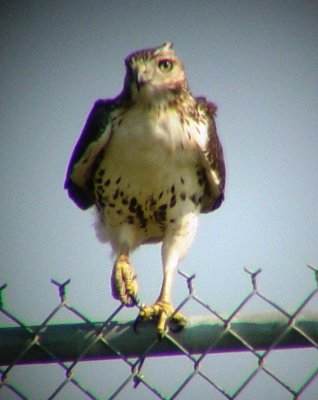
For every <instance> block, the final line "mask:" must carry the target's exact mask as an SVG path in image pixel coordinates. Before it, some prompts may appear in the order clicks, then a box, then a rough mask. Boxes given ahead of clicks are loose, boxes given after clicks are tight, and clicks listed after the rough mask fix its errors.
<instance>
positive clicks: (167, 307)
mask: <svg viewBox="0 0 318 400" xmlns="http://www.w3.org/2000/svg"><path fill="white" fill-rule="evenodd" d="M197 219H198V217H197V214H196V213H189V214H187V215H185V216H184V217H183V218H182V219H181V220H180V222H179V223H178V224H176V225H175V226H174V227H172V228H171V229H170V230H169V231H168V232H167V233H166V235H165V238H164V240H163V244H162V264H163V282H162V287H161V291H160V294H159V297H158V299H157V301H156V303H155V304H154V305H152V306H144V307H142V308H141V309H140V312H139V320H142V321H145V320H150V319H156V320H157V321H158V322H157V330H158V333H159V335H162V334H163V333H164V331H165V329H166V325H167V321H168V320H169V318H171V319H172V320H173V322H174V323H176V324H177V327H178V328H180V329H182V328H183V327H184V326H185V324H186V319H185V318H184V317H183V316H182V315H181V314H180V313H179V312H177V313H175V311H174V308H173V306H172V283H173V278H174V274H175V271H176V269H177V266H178V263H179V261H180V260H181V259H182V258H183V257H184V256H185V254H186V252H187V250H188V248H189V246H190V245H191V243H192V240H193V238H194V235H195V231H196V227H197Z"/></svg>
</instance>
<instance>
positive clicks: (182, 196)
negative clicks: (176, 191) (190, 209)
mask: <svg viewBox="0 0 318 400" xmlns="http://www.w3.org/2000/svg"><path fill="white" fill-rule="evenodd" d="M180 199H181V200H183V201H185V199H186V194H185V192H181V193H180Z"/></svg>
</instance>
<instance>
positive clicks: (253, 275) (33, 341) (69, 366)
mask: <svg viewBox="0 0 318 400" xmlns="http://www.w3.org/2000/svg"><path fill="white" fill-rule="evenodd" d="M308 267H309V268H310V269H311V270H312V271H313V273H314V278H315V284H316V286H317V285H318V270H317V269H315V268H314V267H313V266H311V265H309V266H308ZM245 271H246V273H247V274H248V275H249V276H250V279H251V284H252V290H251V291H250V293H248V294H247V295H246V296H245V298H244V299H243V300H242V301H241V302H240V304H239V305H238V306H237V307H236V308H235V309H234V310H233V311H232V313H231V314H230V315H229V316H228V317H227V318H224V317H222V316H221V315H220V314H219V313H218V312H217V311H216V310H214V309H213V308H211V307H210V306H209V305H208V304H207V303H205V302H204V301H203V300H201V299H200V297H199V296H198V295H197V293H196V291H195V289H194V279H195V275H191V276H189V275H187V274H186V273H184V272H181V271H179V273H180V274H181V275H182V277H183V278H184V279H185V282H186V284H187V288H188V295H187V296H186V298H185V299H184V300H183V301H182V302H181V303H180V305H179V306H178V307H177V308H176V311H180V310H182V309H183V308H184V306H185V305H186V304H187V303H190V302H195V303H197V305H199V306H200V307H202V308H204V309H205V310H206V311H207V312H208V313H209V314H210V315H211V316H213V317H214V318H216V319H217V320H218V321H219V323H220V324H221V325H222V329H221V330H220V332H219V334H218V336H217V337H216V338H215V339H214V341H213V342H211V343H210V346H209V347H208V348H207V349H205V351H204V352H202V353H201V354H199V355H195V354H191V351H190V349H187V348H185V347H184V346H183V345H182V344H181V343H180V342H179V341H178V334H177V333H174V332H173V331H166V332H165V333H164V335H163V337H162V338H158V337H156V338H155V339H154V340H153V341H152V343H151V344H150V345H149V346H148V348H147V349H146V350H145V351H144V352H143V354H140V355H139V356H138V357H137V358H129V357H127V356H125V355H124V354H122V353H121V352H120V351H119V349H117V348H116V347H114V346H113V345H112V344H111V343H110V341H109V340H108V339H107V328H108V327H109V325H110V324H111V323H112V322H113V321H114V319H115V318H116V317H117V316H118V314H119V313H120V311H121V309H122V308H123V306H122V305H121V306H119V307H118V308H117V309H115V310H114V312H113V313H112V314H111V315H110V316H109V317H108V318H107V319H106V320H105V321H104V322H103V323H102V324H100V325H98V328H97V327H96V324H94V322H92V321H90V320H89V319H88V318H87V317H86V316H84V315H83V314H82V313H81V312H80V311H79V310H77V309H75V308H73V307H72V306H71V305H69V303H68V300H67V296H66V290H67V286H68V285H69V283H70V280H67V281H66V282H63V283H59V282H57V281H54V280H52V284H53V285H55V286H56V287H57V289H58V293H59V298H60V302H59V304H58V305H57V306H56V307H55V308H54V309H53V310H52V311H51V312H50V313H49V315H48V316H47V318H45V320H44V321H43V322H42V323H41V324H40V325H39V326H37V327H36V329H34V328H30V327H28V326H27V325H25V324H24V323H23V322H22V321H20V320H19V319H18V318H16V317H15V316H14V315H13V314H12V313H10V311H8V310H7V309H6V307H5V306H4V304H3V293H4V291H5V288H6V285H3V286H1V287H0V313H2V314H3V315H4V316H5V317H6V318H7V319H8V320H10V321H11V322H12V323H13V325H14V326H18V327H20V328H21V329H22V330H23V331H24V332H26V333H27V336H28V339H27V340H26V341H25V343H24V346H23V349H22V350H21V352H20V353H19V355H18V356H17V357H15V359H13V360H12V361H11V362H10V364H9V365H8V366H6V367H2V368H0V374H1V381H0V398H2V397H1V392H2V391H3V390H4V389H5V390H6V391H7V393H10V396H13V397H12V398H16V399H29V397H27V395H25V394H24V391H23V388H20V387H18V386H17V385H16V384H15V382H14V376H13V374H12V372H13V371H14V369H15V367H16V366H17V365H19V362H20V361H21V359H22V358H23V356H24V355H25V354H26V353H27V352H28V351H29V350H30V349H31V348H32V347H38V348H39V349H41V351H42V352H44V353H45V354H46V356H47V358H48V359H49V360H50V361H51V362H54V363H55V364H57V365H58V366H59V367H60V368H61V369H62V370H63V371H64V376H65V378H64V379H63V380H62V381H61V382H60V383H59V384H58V385H57V386H56V388H55V390H54V391H53V392H52V393H48V394H47V397H46V398H47V399H57V398H63V397H60V396H61V394H63V390H64V389H65V387H67V386H68V387H69V386H74V387H76V388H77V389H78V390H79V392H80V393H81V394H82V396H83V398H87V399H94V400H95V399H96V400H97V399H99V398H100V397H97V396H96V395H95V394H94V393H93V392H94V390H93V389H91V388H87V387H85V385H83V384H82V383H81V382H80V379H79V378H78V377H76V367H77V366H78V365H79V363H81V361H83V360H84V359H85V355H86V354H87V353H88V351H89V350H90V349H91V348H92V347H93V346H94V345H95V344H96V343H97V342H98V343H99V344H102V345H103V346H106V347H107V348H108V349H110V350H111V351H112V353H113V354H114V356H116V358H117V359H119V360H122V362H123V363H124V364H125V365H126V366H127V367H128V368H129V374H128V375H127V376H126V377H124V378H123V380H122V381H121V383H120V384H119V385H118V387H116V389H115V390H114V391H113V392H112V393H111V394H107V396H108V397H107V398H108V399H115V398H123V397H122V395H123V393H124V392H127V389H128V390H138V388H139V387H140V385H142V386H143V387H144V389H145V390H147V392H148V394H149V395H151V398H159V399H170V400H172V399H176V398H178V397H179V396H180V395H181V394H182V393H183V392H184V391H185V390H186V388H187V387H188V386H189V384H191V383H192V382H193V381H194V380H195V379H196V378H197V377H200V378H202V379H203V380H204V381H205V382H206V383H207V384H208V385H210V388H211V396H212V395H213V393H214V394H216V393H217V394H218V395H219V396H221V397H218V398H224V399H237V398H239V397H240V395H241V393H243V392H244V390H245V389H246V388H247V387H248V385H250V384H251V383H252V382H253V380H255V378H256V377H257V376H259V375H260V373H261V372H262V373H264V374H266V375H267V376H268V377H269V378H270V379H272V380H273V381H274V382H276V383H277V384H278V385H279V386H280V387H281V388H282V389H283V390H284V391H285V392H286V393H287V394H289V395H290V397H289V398H292V399H299V398H301V395H302V394H303V392H304V391H305V389H306V388H307V387H308V386H309V385H310V384H311V383H312V382H313V381H315V380H316V379H318V358H317V363H316V366H315V367H314V368H313V369H312V371H310V373H309V374H308V376H307V377H306V379H304V381H303V382H302V384H301V385H300V386H299V387H298V388H295V387H291V386H290V385H289V384H288V383H286V382H285V381H284V380H283V379H282V378H280V377H279V376H278V374H277V373H275V372H274V371H273V370H272V369H271V368H270V367H269V366H268V365H267V363H266V359H267V357H268V355H269V354H270V353H271V352H273V351H274V350H275V349H277V348H278V346H279V344H280V342H281V341H282V339H284V338H285V337H286V336H287V335H288V334H289V333H290V331H291V330H293V331H296V332H297V333H298V334H299V335H301V336H302V337H303V338H304V339H305V340H306V341H307V342H308V343H310V345H311V346H312V351H316V354H318V353H317V350H318V343H317V341H316V340H315V339H314V338H312V337H311V336H310V335H309V334H308V333H307V332H305V330H304V329H303V328H301V327H300V326H299V323H298V319H299V317H300V316H301V314H302V312H303V310H304V308H305V307H306V306H307V305H308V304H309V302H310V301H311V300H312V299H313V298H316V296H317V293H318V288H317V287H315V289H313V290H312V291H311V292H310V293H308V295H307V296H306V297H305V298H304V299H303V301H302V302H301V304H300V305H299V306H298V307H297V308H296V310H295V311H294V312H293V313H288V312H286V311H285V310H284V309H283V308H281V307H280V306H279V305H278V304H275V303H274V302H273V301H271V300H270V299H269V298H267V297H266V296H264V295H263V294H262V293H261V292H260V290H259V288H258V285H257V279H258V275H259V274H260V272H261V270H257V271H255V272H251V271H249V270H247V269H246V270H245ZM253 298H258V299H259V300H260V301H262V302H264V304H267V305H268V306H270V307H271V308H272V309H274V310H275V311H276V312H278V313H279V314H281V315H282V316H283V317H284V318H285V319H286V322H287V323H286V324H285V325H284V327H283V328H282V329H281V331H280V332H279V333H278V334H277V335H276V337H274V338H273V340H272V342H271V344H270V346H268V347H267V348H266V350H259V349H257V348H255V347H254V346H253V343H249V341H248V340H247V339H246V338H245V337H244V334H242V333H240V332H239V329H238V328H237V325H236V324H235V323H234V321H235V318H236V317H237V316H238V313H239V312H240V311H241V310H242V309H243V308H244V307H245V306H246V305H247V304H249V303H250V301H251V300H252V299H253ZM137 307H138V305H137ZM62 309H64V310H67V311H68V312H69V313H71V314H73V315H75V316H77V317H78V318H79V319H80V320H81V321H83V322H85V323H86V324H88V325H89V326H90V327H91V334H90V337H88V338H87V345H86V346H85V348H84V349H83V350H82V352H80V354H79V355H78V356H77V357H76V358H74V359H73V360H72V361H71V362H70V363H69V362H63V361H62V360H60V359H59V358H58V357H57V356H56V355H54V354H53V353H52V352H51V351H50V350H49V349H48V348H47V347H46V346H45V345H44V344H43V343H42V341H41V339H42V335H43V333H44V332H45V331H46V329H47V327H48V326H49V324H50V321H51V320H52V318H53V317H54V316H56V315H57V314H58V313H59V312H60V311H61V310H62ZM136 334H138V333H136ZM226 335H230V336H232V337H233V338H235V339H236V340H237V341H238V342H240V343H241V344H242V345H243V346H244V349H246V351H247V352H249V353H250V354H251V355H253V357H255V360H256V366H255V367H254V369H253V370H252V371H250V372H249V373H248V374H247V375H246V376H245V377H244V379H242V381H241V382H240V384H239V385H238V387H237V388H235V389H234V390H232V391H229V390H228V389H227V388H226V387H223V386H222V385H220V384H219V383H218V382H217V380H215V379H212V378H211V377H210V376H209V375H208V374H207V373H206V372H205V371H204V368H202V365H203V364H204V361H205V360H206V359H207V358H208V357H209V356H210V353H211V352H213V350H214V349H215V350H216V348H217V346H218V344H220V342H221V341H222V339H223V338H224V337H225V336H226ZM161 340H167V341H169V342H170V343H171V344H172V345H173V346H175V347H176V348H177V349H178V350H179V351H180V352H181V354H183V356H184V358H185V359H186V360H188V361H187V362H189V363H190V364H191V365H192V368H191V372H190V373H189V374H187V375H186V376H184V378H183V380H182V381H181V382H179V383H178V385H177V386H176V388H175V390H174V392H173V393H172V394H169V395H168V394H166V393H162V390H160V389H159V388H157V387H155V386H154V385H153V384H152V382H151V379H150V380H149V379H148V378H147V377H146V376H144V373H143V365H144V362H145V360H146V359H147V358H149V357H150V356H151V351H152V349H153V348H154V347H156V346H157V345H160V342H161ZM290 351H292V350H290ZM91 362H93V361H91ZM104 362H108V361H104ZM162 363H164V358H163V359H162ZM24 368H28V367H27V366H24ZM103 398H105V397H103Z"/></svg>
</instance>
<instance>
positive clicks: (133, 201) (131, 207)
mask: <svg viewBox="0 0 318 400" xmlns="http://www.w3.org/2000/svg"><path fill="white" fill-rule="evenodd" d="M136 206H137V199H136V197H132V199H131V200H130V202H129V211H130V212H135V211H136Z"/></svg>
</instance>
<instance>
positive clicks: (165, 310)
mask: <svg viewBox="0 0 318 400" xmlns="http://www.w3.org/2000/svg"><path fill="white" fill-rule="evenodd" d="M170 318H171V321H172V322H173V323H174V324H175V325H176V328H175V330H177V331H179V330H181V329H183V328H184V327H185V325H186V319H185V317H184V316H183V315H182V314H181V313H179V312H176V313H175V311H174V308H173V307H172V305H171V304H168V303H165V302H162V301H157V302H156V303H155V304H154V305H152V306H143V307H141V309H140V310H139V316H138V319H139V320H140V321H149V320H157V321H158V322H157V331H158V333H159V335H160V336H162V335H163V334H164V332H165V330H166V328H167V321H168V320H169V319H170Z"/></svg>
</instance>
